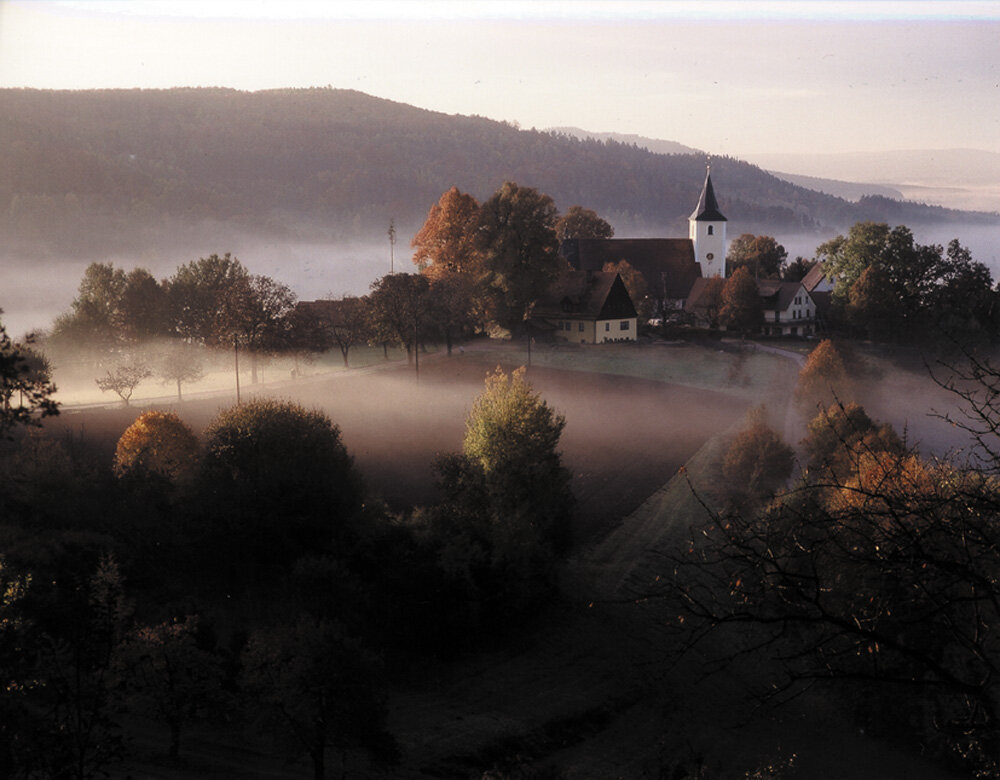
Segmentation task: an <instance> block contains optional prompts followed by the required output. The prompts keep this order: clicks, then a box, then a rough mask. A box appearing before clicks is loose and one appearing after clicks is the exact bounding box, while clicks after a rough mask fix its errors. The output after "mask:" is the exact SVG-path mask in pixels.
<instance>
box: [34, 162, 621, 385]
mask: <svg viewBox="0 0 1000 780" xmlns="http://www.w3.org/2000/svg"><path fill="white" fill-rule="evenodd" d="M613 232H614V231H613V229H612V228H611V226H610V225H609V224H608V223H607V222H606V221H605V220H603V219H601V218H600V217H598V216H597V214H596V213H595V212H593V211H592V210H589V209H584V208H582V207H580V206H574V207H572V208H570V209H569V210H568V211H567V213H566V214H564V215H561V216H560V215H559V213H558V211H557V209H556V206H555V203H554V201H553V200H552V199H551V198H550V197H549V196H547V195H545V194H543V193H540V192H538V191H537V190H535V189H533V188H530V187H522V186H519V185H517V184H515V183H513V182H506V183H505V184H504V185H503V186H502V187H501V188H500V189H498V190H497V192H496V193H495V194H494V195H493V196H492V197H491V198H490V199H489V200H487V201H486V202H485V203H483V204H479V203H478V202H477V201H476V200H475V199H474V198H473V197H472V196H471V195H467V194H463V193H461V192H460V191H459V190H458V189H457V188H452V189H450V190H449V191H448V192H446V193H445V194H444V195H442V197H441V199H440V200H439V202H438V203H436V204H435V205H434V206H433V207H432V208H431V210H430V213H429V215H428V217H427V221H426V223H425V224H424V227H423V228H422V229H421V230H420V232H419V233H418V234H417V235H416V237H415V238H414V240H413V249H414V255H413V259H414V263H415V264H416V265H417V267H418V270H420V271H421V273H416V274H413V273H395V274H388V275H386V276H383V277H381V278H379V279H376V280H375V281H374V282H373V283H372V285H371V291H370V293H369V294H368V295H365V296H360V297H358V296H343V297H341V298H340V299H337V300H323V301H316V302H305V303H300V302H298V301H297V300H296V296H295V294H294V293H293V292H292V291H291V290H290V289H289V288H288V287H287V285H285V284H283V283H281V282H279V281H277V280H274V279H272V278H271V277H268V276H264V275H257V274H251V273H249V272H248V271H247V269H246V268H245V267H244V266H243V265H242V263H240V261H239V260H238V259H236V258H235V257H232V256H231V255H230V254H225V255H221V256H220V255H217V254H213V255H210V256H208V257H204V258H201V259H199V260H197V261H192V262H190V263H186V264H185V265H182V266H181V267H179V268H178V269H177V271H176V272H175V273H174V274H173V275H172V276H171V277H169V278H167V279H164V280H162V281H157V280H156V279H155V278H154V277H153V276H152V275H151V274H150V273H149V272H148V271H147V270H146V269H144V268H134V269H132V270H130V271H125V270H124V269H121V268H116V267H114V266H113V265H112V264H111V263H92V264H91V265H90V266H89V267H88V268H87V269H86V270H85V272H84V275H83V278H82V280H81V282H80V285H79V289H78V294H77V297H76V298H75V299H74V300H73V302H72V304H71V306H70V309H69V311H67V312H65V313H63V314H61V315H60V316H59V317H58V318H57V319H56V321H55V323H54V325H53V327H52V330H51V333H49V334H48V336H47V338H46V339H45V347H46V349H47V350H48V351H49V353H50V354H51V355H53V356H54V357H55V358H56V359H57V362H58V360H59V359H64V358H66V357H67V356H69V355H72V356H74V357H75V358H78V357H79V355H80V354H81V352H83V353H89V354H90V355H91V357H92V359H93V362H94V363H95V364H96V365H99V366H100V367H101V368H102V369H103V370H104V374H103V376H98V377H97V383H98V386H99V387H100V388H101V389H102V390H107V391H113V392H116V393H117V394H118V395H119V396H120V397H121V398H122V400H123V401H124V402H125V403H126V404H127V403H128V400H129V398H130V396H131V393H132V392H133V390H134V388H135V387H136V385H138V383H139V382H141V381H142V380H143V379H145V378H148V377H150V376H152V375H154V374H156V375H159V376H160V377H161V378H162V379H163V380H164V381H167V382H170V383H172V384H175V385H176V388H177V395H178V398H181V397H182V385H183V384H185V383H189V382H194V381H197V380H198V379H199V378H201V376H202V360H201V350H202V349H203V348H205V347H214V348H218V349H227V350H231V351H232V352H233V355H234V363H235V365H236V371H237V374H236V380H237V388H238V383H239V361H240V359H241V357H242V359H243V360H244V361H248V362H249V363H250V366H251V372H252V377H251V381H253V382H256V381H257V369H258V362H259V361H260V360H261V359H262V358H267V357H268V356H271V355H276V354H294V355H306V356H308V355H312V354H318V353H325V352H327V351H329V350H332V349H335V348H336V349H337V350H339V352H340V354H341V357H342V359H343V363H344V366H345V367H348V366H349V365H350V352H351V349H352V348H353V347H355V346H358V345H362V344H372V345H377V346H382V347H383V349H384V350H385V351H386V355H387V354H388V353H387V350H388V347H389V346H393V347H399V348H402V349H404V350H405V351H406V354H407V357H408V360H409V361H410V362H411V363H419V350H420V348H421V346H422V345H423V344H425V343H426V342H427V341H429V340H437V341H439V342H444V343H445V344H446V346H447V349H448V351H449V353H450V351H451V348H452V345H453V344H454V343H455V342H456V340H460V339H463V338H467V337H469V336H470V335H472V334H474V333H486V332H493V333H496V332H498V331H502V330H505V331H507V332H514V333H518V332H522V331H523V330H524V328H525V324H526V321H527V319H528V316H529V314H530V310H531V306H532V304H533V302H534V301H535V299H536V298H538V297H539V296H540V295H542V294H543V293H544V291H545V289H546V288H547V286H548V285H549V284H550V283H551V282H552V280H553V279H555V278H556V276H557V275H558V274H559V273H560V272H561V271H562V270H563V269H565V268H567V267H568V266H567V265H566V263H565V261H564V260H563V259H562V258H561V257H560V256H559V254H558V247H559V241H560V239H561V238H565V237H568V236H570V235H572V236H591V235H612V234H613ZM164 340H166V342H164ZM151 344H153V345H156V349H157V350H158V356H156V357H153V358H149V357H146V356H144V355H143V347H145V346H147V345H151ZM418 367H419V366H418Z"/></svg>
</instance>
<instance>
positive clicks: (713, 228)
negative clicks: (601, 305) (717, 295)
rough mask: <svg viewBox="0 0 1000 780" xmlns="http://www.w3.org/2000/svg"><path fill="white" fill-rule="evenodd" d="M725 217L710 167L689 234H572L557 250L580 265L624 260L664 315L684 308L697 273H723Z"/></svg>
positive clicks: (596, 268)
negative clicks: (645, 235) (642, 279)
mask: <svg viewBox="0 0 1000 780" xmlns="http://www.w3.org/2000/svg"><path fill="white" fill-rule="evenodd" d="M726 221H727V220H726V218H725V217H724V216H723V214H722V212H721V211H720V210H719V204H718V201H717V200H716V198H715V189H714V188H713V187H712V172H711V170H708V171H706V173H705V183H704V185H703V186H702V190H701V197H699V198H698V205H697V206H696V207H695V210H694V211H693V212H692V213H691V216H690V217H689V218H688V237H687V238H572V239H568V240H566V241H563V242H562V245H561V246H560V249H559V251H560V253H561V254H562V256H563V257H564V258H565V259H566V261H567V262H568V263H569V265H570V266H571V267H572V268H574V269H576V270H578V271H601V270H603V269H604V266H605V264H606V263H612V264H614V263H618V262H620V261H621V260H625V261H627V262H628V264H629V265H631V266H632V267H633V268H635V269H636V270H637V271H638V272H639V273H641V274H642V275H643V277H644V278H645V280H646V285H647V287H648V288H649V294H650V296H651V297H652V298H653V310H654V311H655V312H657V313H659V314H661V315H662V314H664V313H667V312H669V311H670V310H679V309H683V308H684V304H685V302H686V301H687V299H688V296H689V294H690V292H691V288H692V287H693V286H694V282H695V280H696V279H700V278H703V277H704V278H708V277H712V276H722V277H724V276H725V275H726Z"/></svg>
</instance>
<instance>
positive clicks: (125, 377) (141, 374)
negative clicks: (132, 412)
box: [94, 356, 153, 406]
mask: <svg viewBox="0 0 1000 780" xmlns="http://www.w3.org/2000/svg"><path fill="white" fill-rule="evenodd" d="M152 375H153V372H152V371H151V370H150V368H149V366H147V365H146V363H145V362H144V361H143V360H142V359H141V358H138V357H135V356H126V357H123V358H121V359H120V360H119V361H118V362H117V363H116V364H115V365H114V366H112V367H111V368H109V369H108V370H107V371H106V372H105V374H104V376H102V377H98V378H97V379H95V380H94V381H95V382H96V383H97V386H98V387H99V388H100V390H101V392H103V393H106V392H107V391H108V390H113V391H114V392H115V393H117V394H118V397H119V398H121V399H122V403H123V404H124V405H125V406H128V405H129V400H130V399H131V398H132V393H134V392H135V388H136V387H138V386H139V383H140V382H142V380H144V379H148V378H149V377H151V376H152Z"/></svg>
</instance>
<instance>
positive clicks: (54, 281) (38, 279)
mask: <svg viewBox="0 0 1000 780" xmlns="http://www.w3.org/2000/svg"><path fill="white" fill-rule="evenodd" d="M226 252H232V254H233V255H235V256H236V257H237V258H238V259H239V260H240V262H241V263H242V264H243V265H244V266H245V267H246V268H247V269H248V270H249V271H250V272H251V273H254V274H263V275H265V276H270V277H272V278H273V279H275V280H277V281H279V282H283V283H284V284H287V285H288V286H289V287H290V288H291V289H292V290H293V291H294V292H295V294H296V295H297V296H298V297H299V299H300V300H315V299H317V298H324V297H328V296H331V295H332V296H334V297H336V296H340V295H344V294H353V295H362V294H364V293H367V292H368V287H369V285H370V284H371V283H372V281H374V280H375V279H376V278H378V277H379V276H382V275H383V274H386V273H389V266H390V255H389V241H388V239H386V240H385V241H384V242H382V243H376V242H374V241H373V242H371V243H359V242H337V243H304V242H297V241H257V242H253V243H251V242H240V241H231V242H228V243H223V244H220V245H219V246H213V247H206V248H205V249H204V250H201V251H197V250H196V251H193V252H192V251H188V250H184V249H170V248H162V249H157V250H150V251H148V252H144V253H141V254H134V255H124V254H110V255H100V256H91V257H69V256H66V257H49V258H37V257H19V256H13V255H6V256H3V257H0V309H3V317H2V321H3V324H4V325H5V327H6V328H7V332H8V333H9V334H10V335H11V336H13V337H20V336H21V335H23V334H24V333H27V332H29V331H35V330H47V329H49V328H51V326H52V323H53V321H54V320H55V318H56V317H57V316H58V315H59V314H61V313H62V312H65V311H67V310H68V309H69V306H70V304H71V303H72V302H73V299H74V298H76V294H77V289H78V287H79V285H80V280H81V279H82V278H83V272H84V270H85V269H86V268H87V266H88V265H90V264H91V263H94V262H101V263H113V264H114V265H115V267H117V268H123V269H125V270H126V271H128V270H131V269H132V268H137V267H141V268H145V269H146V270H148V271H149V272H150V273H151V274H153V276H155V277H156V278H157V279H165V278H167V277H169V276H172V275H173V273H174V271H176V270H177V268H178V267H179V266H181V265H184V264H185V263H189V262H191V261H193V260H197V259H198V258H200V257H207V256H208V255H211V254H219V255H222V254H225V253H226ZM395 255H396V256H395V263H394V265H395V269H396V270H397V271H399V270H405V271H409V270H412V269H413V263H412V261H411V256H412V255H411V253H410V250H409V238H408V237H406V238H405V244H404V237H402V236H401V237H400V239H399V241H398V242H397V244H396V249H395Z"/></svg>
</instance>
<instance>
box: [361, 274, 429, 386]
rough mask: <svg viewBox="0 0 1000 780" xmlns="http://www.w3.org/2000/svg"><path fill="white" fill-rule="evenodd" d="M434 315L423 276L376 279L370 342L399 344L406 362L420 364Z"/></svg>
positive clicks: (370, 299) (371, 300)
mask: <svg viewBox="0 0 1000 780" xmlns="http://www.w3.org/2000/svg"><path fill="white" fill-rule="evenodd" d="M430 313H431V296H430V282H429V281H428V279H427V277H426V276H424V275H422V274H388V275H386V276H383V277H381V278H380V279H376V280H375V281H374V282H372V285H371V294H370V295H369V296H368V316H369V324H370V326H371V338H372V341H373V342H374V343H376V344H383V343H389V344H398V345H399V346H401V347H403V348H404V349H405V350H406V359H407V362H408V363H410V364H411V365H412V364H413V362H414V360H416V361H417V369H418V370H419V367H420V366H419V360H420V357H419V354H418V350H419V349H420V343H421V338H422V337H423V336H425V335H426V333H425V328H426V326H427V323H428V320H429V317H430Z"/></svg>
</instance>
